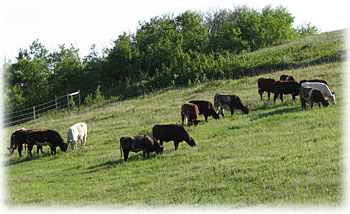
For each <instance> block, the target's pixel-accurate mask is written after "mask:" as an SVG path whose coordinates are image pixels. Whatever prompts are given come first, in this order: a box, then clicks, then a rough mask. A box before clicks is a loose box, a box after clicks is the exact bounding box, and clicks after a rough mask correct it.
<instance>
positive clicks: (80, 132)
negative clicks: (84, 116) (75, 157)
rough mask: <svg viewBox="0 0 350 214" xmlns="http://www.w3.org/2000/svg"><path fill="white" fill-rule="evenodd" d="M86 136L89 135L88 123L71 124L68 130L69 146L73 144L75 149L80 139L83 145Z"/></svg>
mask: <svg viewBox="0 0 350 214" xmlns="http://www.w3.org/2000/svg"><path fill="white" fill-rule="evenodd" d="M86 137H87V125H86V123H76V124H74V125H73V126H71V127H70V128H69V130H68V132H67V143H68V146H69V145H72V150H74V149H75V147H76V145H77V142H78V141H80V142H81V144H82V145H85V143H86Z"/></svg>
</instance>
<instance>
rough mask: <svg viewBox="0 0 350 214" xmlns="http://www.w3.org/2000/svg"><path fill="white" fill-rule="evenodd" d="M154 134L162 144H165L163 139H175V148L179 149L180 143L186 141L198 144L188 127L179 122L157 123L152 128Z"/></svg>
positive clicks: (192, 144) (193, 144)
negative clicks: (178, 123) (189, 132)
mask: <svg viewBox="0 0 350 214" xmlns="http://www.w3.org/2000/svg"><path fill="white" fill-rule="evenodd" d="M152 132H153V136H154V137H155V138H156V139H157V140H159V141H160V145H161V146H163V141H165V142H169V141H174V146H175V150H177V148H178V146H179V143H180V142H182V141H186V143H187V144H188V145H190V146H192V147H193V146H196V143H195V141H194V139H193V138H192V137H191V136H190V135H189V134H188V132H187V131H186V129H185V128H184V127H183V126H181V125H177V124H162V125H155V126H153V129H152Z"/></svg>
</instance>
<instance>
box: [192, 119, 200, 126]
mask: <svg viewBox="0 0 350 214" xmlns="http://www.w3.org/2000/svg"><path fill="white" fill-rule="evenodd" d="M200 122H202V121H201V120H196V119H195V120H194V121H193V123H194V125H195V126H196V125H198V123H200Z"/></svg>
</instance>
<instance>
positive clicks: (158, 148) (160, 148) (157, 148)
mask: <svg viewBox="0 0 350 214" xmlns="http://www.w3.org/2000/svg"><path fill="white" fill-rule="evenodd" d="M153 149H154V151H155V152H156V153H157V154H162V153H163V152H164V146H161V145H160V144H159V143H158V142H157V141H156V142H154V144H153Z"/></svg>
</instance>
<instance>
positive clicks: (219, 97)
mask: <svg viewBox="0 0 350 214" xmlns="http://www.w3.org/2000/svg"><path fill="white" fill-rule="evenodd" d="M214 105H215V108H216V109H217V110H219V106H220V110H219V113H220V114H221V115H222V116H224V111H225V110H224V108H230V110H231V115H233V114H234V110H235V109H240V110H241V111H242V112H243V113H244V114H248V113H249V108H248V106H247V105H245V104H244V103H243V101H242V100H241V98H239V97H238V96H237V95H235V94H215V96H214Z"/></svg>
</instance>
